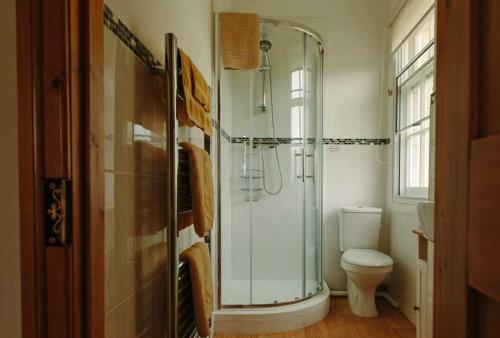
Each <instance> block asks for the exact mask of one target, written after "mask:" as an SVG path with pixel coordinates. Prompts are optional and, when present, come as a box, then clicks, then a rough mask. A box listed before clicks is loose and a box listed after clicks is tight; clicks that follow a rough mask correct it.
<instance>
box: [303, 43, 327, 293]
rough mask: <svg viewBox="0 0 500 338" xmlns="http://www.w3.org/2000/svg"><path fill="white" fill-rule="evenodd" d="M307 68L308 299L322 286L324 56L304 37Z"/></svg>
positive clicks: (306, 286) (305, 236) (306, 261)
mask: <svg viewBox="0 0 500 338" xmlns="http://www.w3.org/2000/svg"><path fill="white" fill-rule="evenodd" d="M304 41H305V44H304V48H305V63H304V64H305V68H306V73H307V74H310V76H307V78H306V79H305V86H304V87H305V108H304V111H305V137H304V140H305V142H304V145H305V146H304V149H305V154H306V157H305V168H306V176H305V184H304V196H305V197H304V264H305V267H304V269H305V272H304V278H305V296H311V295H313V294H314V293H315V292H316V291H317V290H318V288H319V286H320V283H321V277H320V268H319V263H318V262H321V241H320V240H319V238H320V237H319V236H320V233H321V170H318V168H321V161H322V154H323V146H322V143H323V142H322V141H323V139H322V130H323V128H322V111H321V110H322V96H321V76H320V74H321V70H322V69H321V67H322V55H321V54H320V49H319V45H318V42H317V41H316V40H315V39H313V38H311V37H309V36H307V35H306V34H304Z"/></svg>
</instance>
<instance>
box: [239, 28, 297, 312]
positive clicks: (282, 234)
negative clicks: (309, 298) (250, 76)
mask: <svg viewBox="0 0 500 338" xmlns="http://www.w3.org/2000/svg"><path fill="white" fill-rule="evenodd" d="M261 31H262V39H263V40H268V41H270V42H271V44H272V47H271V49H270V50H269V52H268V55H266V53H265V52H263V51H261V57H262V63H261V68H262V70H261V71H256V72H255V73H254V97H255V101H256V102H255V108H254V112H255V114H254V119H253V124H254V127H253V131H252V135H253V136H254V137H257V138H258V140H259V141H258V142H256V144H255V148H254V149H253V151H254V152H255V153H256V154H257V155H259V165H260V167H259V168H260V169H261V170H262V181H261V188H262V190H261V191H259V192H258V194H257V195H258V198H257V200H256V201H254V202H253V212H252V220H253V223H252V228H253V232H252V246H253V249H252V252H253V258H252V304H255V305H260V304H273V303H285V302H291V301H295V300H298V299H301V298H302V297H303V296H304V285H303V275H304V272H303V225H302V224H303V217H304V216H303V213H304V210H303V203H304V195H303V183H302V172H303V166H302V145H301V144H300V142H299V140H300V138H301V137H302V136H303V135H304V132H303V128H304V109H303V100H304V99H303V97H304V75H303V73H302V72H301V71H302V67H303V55H304V50H303V37H302V36H303V35H302V33H300V32H297V31H295V30H292V29H289V28H287V27H282V26H277V27H275V26H273V25H268V24H263V25H262V30H261ZM265 66H269V67H265ZM263 89H264V91H263ZM263 106H266V107H265V109H262V107H263ZM233 123H235V121H234V120H233ZM238 123H240V124H245V125H249V124H250V121H245V120H244V119H243V120H239V122H238ZM275 137H277V138H280V139H281V140H282V141H281V142H280V144H279V145H275V144H273V143H274V142H273V140H274V138H275ZM289 138H290V139H292V138H293V139H297V140H296V141H294V142H292V141H291V142H290V144H285V143H287V142H283V139H285V140H287V139H289ZM257 143H260V144H257ZM262 143H264V144H262Z"/></svg>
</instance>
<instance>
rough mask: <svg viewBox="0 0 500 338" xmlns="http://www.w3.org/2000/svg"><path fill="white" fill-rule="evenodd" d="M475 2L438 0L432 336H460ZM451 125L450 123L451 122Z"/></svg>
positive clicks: (464, 326) (463, 328)
mask: <svg viewBox="0 0 500 338" xmlns="http://www.w3.org/2000/svg"><path fill="white" fill-rule="evenodd" d="M476 5H477V3H476V1H475V0H454V1H449V0H438V2H437V43H436V63H437V68H436V73H437V90H436V92H437V97H436V111H437V114H436V214H435V271H434V275H435V281H434V290H435V300H434V314H435V316H434V335H435V336H436V337H443V338H444V337H450V338H451V337H453V338H460V337H466V335H467V332H468V331H467V330H468V329H469V324H470V323H469V322H468V317H467V309H468V307H469V292H468V287H467V264H466V262H467V235H468V234H467V220H468V202H469V199H468V193H469V186H468V181H469V153H470V140H471V138H472V137H473V135H475V133H476V129H477V122H476V118H475V115H477V94H476V93H477V79H476V76H477V70H476V68H475V67H477V66H476V59H477V55H476V51H477V48H476V46H477V36H476V31H477V27H476V22H475V21H474V19H475V14H476ZM451 126H453V127H451Z"/></svg>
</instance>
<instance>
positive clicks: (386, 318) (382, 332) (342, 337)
mask: <svg viewBox="0 0 500 338" xmlns="http://www.w3.org/2000/svg"><path fill="white" fill-rule="evenodd" d="M377 308H378V310H379V316H378V317H375V318H362V317H358V316H355V315H354V314H353V313H352V312H351V309H350V308H349V303H348V302H347V299H346V298H332V302H331V304H330V313H329V314H328V316H327V317H326V318H325V319H323V320H322V321H320V322H318V323H316V324H314V325H312V326H309V327H306V328H304V329H300V330H295V331H291V332H284V333H272V334H258V335H227V334H226V335H215V338H240V337H241V338H323V337H324V338H415V336H416V332H415V327H414V326H413V324H412V323H411V322H410V321H409V320H408V319H406V317H405V316H404V315H403V314H402V313H401V312H400V311H398V310H397V309H395V308H393V307H392V306H391V305H390V304H389V303H387V301H385V300H383V299H378V300H377Z"/></svg>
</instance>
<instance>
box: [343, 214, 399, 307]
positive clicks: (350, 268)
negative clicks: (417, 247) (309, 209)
mask: <svg viewBox="0 0 500 338" xmlns="http://www.w3.org/2000/svg"><path fill="white" fill-rule="evenodd" d="M381 214H382V209H378V208H368V207H344V208H341V212H340V227H339V241H340V243H339V244H340V251H342V252H343V254H342V259H341V265H342V268H343V269H344V270H345V272H346V273H347V294H348V298H349V305H350V306H351V310H352V312H353V313H354V314H356V315H358V316H362V317H376V316H377V308H376V306H375V290H376V289H377V286H378V285H379V284H380V283H381V282H382V281H383V280H384V279H385V277H386V276H387V275H388V274H389V273H390V272H391V271H392V266H393V264H394V261H393V260H392V258H391V257H390V256H388V255H386V254H384V253H382V252H380V251H377V249H378V243H379V235H380V228H381V223H380V220H381Z"/></svg>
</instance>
